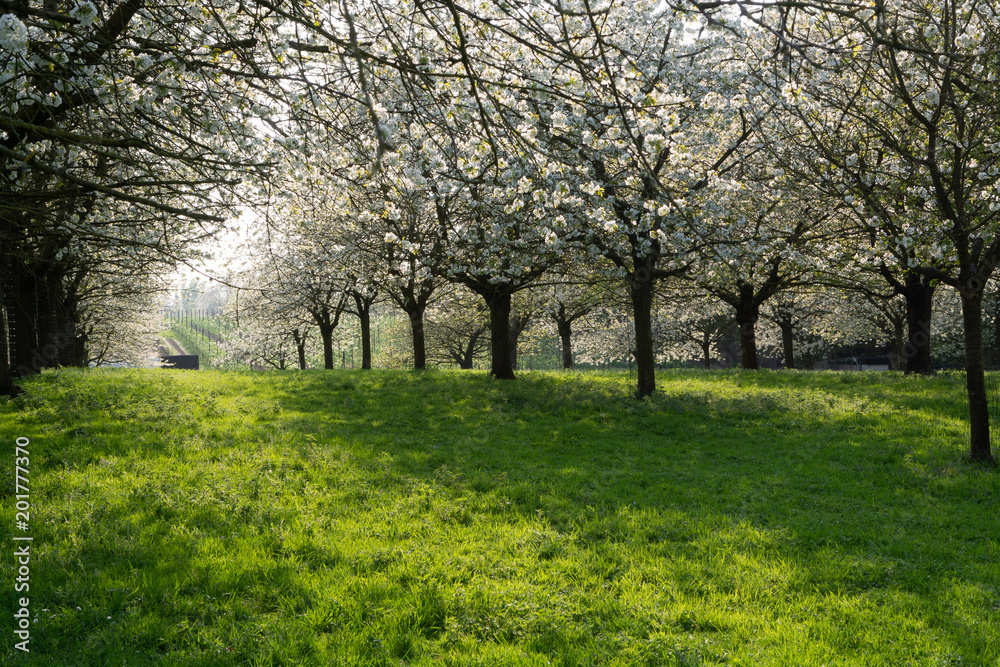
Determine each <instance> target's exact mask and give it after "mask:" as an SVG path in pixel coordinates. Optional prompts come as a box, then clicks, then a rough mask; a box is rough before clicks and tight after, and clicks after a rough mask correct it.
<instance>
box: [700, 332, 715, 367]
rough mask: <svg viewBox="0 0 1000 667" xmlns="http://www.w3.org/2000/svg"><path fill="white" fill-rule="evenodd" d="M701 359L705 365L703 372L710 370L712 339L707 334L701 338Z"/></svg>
mask: <svg viewBox="0 0 1000 667" xmlns="http://www.w3.org/2000/svg"><path fill="white" fill-rule="evenodd" d="M701 358H702V362H703V363H704V365H705V370H706V371H707V370H711V368H712V339H711V338H710V337H709V335H708V334H703V335H702V337H701Z"/></svg>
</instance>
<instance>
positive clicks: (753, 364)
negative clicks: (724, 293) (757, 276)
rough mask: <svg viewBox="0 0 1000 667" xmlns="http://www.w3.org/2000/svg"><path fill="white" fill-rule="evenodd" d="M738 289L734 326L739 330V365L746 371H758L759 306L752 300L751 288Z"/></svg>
mask: <svg viewBox="0 0 1000 667" xmlns="http://www.w3.org/2000/svg"><path fill="white" fill-rule="evenodd" d="M747 291H748V290H747V289H744V288H741V289H740V292H741V294H740V302H739V304H738V305H737V306H736V325H737V326H738V327H739V330H740V363H741V365H742V366H743V368H744V369H746V370H753V371H755V370H758V369H759V368H760V362H759V361H758V360H757V331H756V327H757V320H758V319H760V306H759V305H758V304H757V302H756V300H755V299H753V287H752V286H751V287H749V292H750V294H749V298H748V295H747V294H745V292H747Z"/></svg>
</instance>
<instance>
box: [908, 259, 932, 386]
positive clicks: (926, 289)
mask: <svg viewBox="0 0 1000 667" xmlns="http://www.w3.org/2000/svg"><path fill="white" fill-rule="evenodd" d="M903 296H904V298H905V299H906V328H907V341H906V343H905V344H904V345H903V359H904V361H905V364H906V368H905V369H904V370H905V372H906V374H907V375H909V374H911V373H919V374H923V375H926V374H927V373H930V372H931V313H932V310H933V303H934V287H933V286H932V285H931V284H930V281H929V280H927V279H926V278H924V279H922V278H921V277H920V276H919V275H917V274H911V273H907V275H906V278H905V289H904V291H903Z"/></svg>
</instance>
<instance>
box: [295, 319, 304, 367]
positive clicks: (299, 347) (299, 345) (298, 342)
mask: <svg viewBox="0 0 1000 667" xmlns="http://www.w3.org/2000/svg"><path fill="white" fill-rule="evenodd" d="M292 337H294V338H295V350H296V352H298V356H299V370H302V371H304V370H305V369H306V338H305V336H303V335H301V334H300V332H299V330H298V329H295V330H294V331H292Z"/></svg>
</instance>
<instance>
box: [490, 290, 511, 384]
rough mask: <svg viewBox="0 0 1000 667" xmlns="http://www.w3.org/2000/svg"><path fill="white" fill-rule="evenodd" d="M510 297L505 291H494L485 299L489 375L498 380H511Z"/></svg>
mask: <svg viewBox="0 0 1000 667" xmlns="http://www.w3.org/2000/svg"><path fill="white" fill-rule="evenodd" d="M510 297H511V293H510V292H509V291H507V290H496V291H493V292H492V293H491V294H490V297H489V298H486V305H487V306H489V309H490V345H491V348H492V349H491V350H490V375H492V376H493V377H495V378H497V379H498V380H513V379H514V365H513V359H512V357H511V349H510Z"/></svg>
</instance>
